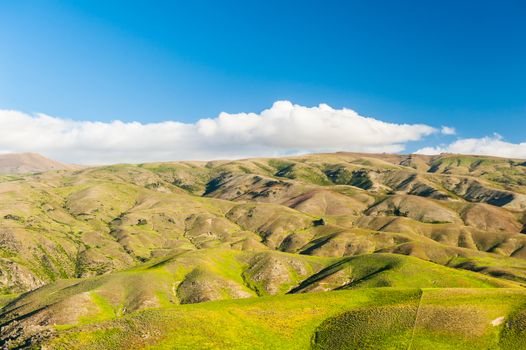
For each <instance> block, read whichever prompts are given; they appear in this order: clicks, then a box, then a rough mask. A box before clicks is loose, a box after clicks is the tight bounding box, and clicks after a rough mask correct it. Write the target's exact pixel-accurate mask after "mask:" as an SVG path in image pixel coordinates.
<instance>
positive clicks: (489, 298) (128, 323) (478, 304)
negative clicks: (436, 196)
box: [46, 288, 526, 350]
mask: <svg viewBox="0 0 526 350" xmlns="http://www.w3.org/2000/svg"><path fill="white" fill-rule="evenodd" d="M525 302H526V292H525V291H523V290H521V289H482V290H481V289H424V290H421V289H396V288H380V289H376V288H371V289H363V290H355V291H339V292H331V293H323V294H319V293H312V294H301V295H288V296H274V297H262V298H254V299H243V300H228V301H219V302H208V303H201V304H193V305H182V306H174V307H172V308H163V309H153V310H146V311H141V312H138V313H134V314H131V315H128V316H126V317H123V318H119V319H116V320H112V321H107V322H103V323H99V324H98V325H97V326H81V327H77V328H73V329H70V330H68V331H64V332H62V333H60V334H59V337H58V338H57V339H54V340H52V341H51V342H50V343H49V344H46V345H47V346H48V347H49V348H51V349H109V348H134V349H139V348H141V349H142V348H144V349H308V348H311V347H312V348H313V349H332V350H337V349H377V350H380V349H431V348H432V349H499V348H501V347H500V346H501V345H503V344H506V346H507V347H506V349H520V346H522V341H523V340H522V339H521V338H520V337H518V336H517V334H522V333H521V332H523V330H522V329H520V328H519V326H520V325H522V324H519V323H516V324H514V325H512V326H511V327H510V328H506V327H505V324H506V321H503V322H502V323H500V324H497V325H495V326H494V325H492V324H491V322H492V321H494V320H495V319H498V318H499V317H504V319H505V320H507V319H508V318H510V317H511V319H512V320H517V319H518V317H522V318H524V316H517V315H516V314H514V313H513V310H515V309H517V308H518V307H520V306H522V305H524V303H525Z"/></svg>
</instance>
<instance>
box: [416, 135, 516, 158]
mask: <svg viewBox="0 0 526 350" xmlns="http://www.w3.org/2000/svg"><path fill="white" fill-rule="evenodd" d="M416 153H420V154H440V153H459V154H477V155H487V156H497V157H505V158H521V159H526V142H521V143H510V142H506V141H504V140H503V138H502V136H500V135H498V134H495V135H493V136H491V137H483V138H469V139H460V140H457V141H455V142H453V143H451V144H449V145H446V146H439V147H425V148H422V149H420V150H418V151H417V152H416Z"/></svg>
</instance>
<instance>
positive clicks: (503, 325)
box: [0, 152, 526, 349]
mask: <svg viewBox="0 0 526 350" xmlns="http://www.w3.org/2000/svg"><path fill="white" fill-rule="evenodd" d="M0 164H2V163H0ZM25 169H26V170H27V169H29V168H25ZM63 169H64V170H63V171H60V172H57V171H47V172H38V173H33V174H31V173H32V172H33V171H26V170H24V171H21V173H24V174H18V175H5V176H0V294H1V295H2V296H0V305H2V304H4V307H3V308H2V309H1V311H0V327H1V332H0V334H1V335H0V346H3V347H5V348H16V347H21V348H26V347H32V346H40V345H42V344H43V345H45V346H46V347H47V348H59V349H60V348H68V349H69V348H102V349H106V348H125V347H127V348H129V347H133V348H141V347H148V346H150V347H154V348H155V347H156V348H174V344H177V346H176V348H198V347H199V346H201V345H202V344H205V343H206V342H208V343H206V344H208V345H206V346H204V347H209V348H224V349H227V348H294V346H295V347H296V348H305V347H308V346H311V347H312V348H314V349H338V348H342V349H343V348H346V349H347V348H351V349H353V348H356V349H358V348H359V349H365V348H371V349H382V348H390V346H393V344H395V345H397V346H398V345H399V346H400V347H402V348H407V347H408V346H412V348H413V349H425V348H426V347H430V346H439V348H452V347H451V346H450V345H451V344H456V346H457V347H456V348H469V346H470V345H471V346H473V345H472V344H475V343H476V344H478V345H479V347H481V348H499V347H500V348H503V349H513V348H520V346H521V344H520V339H521V337H523V336H524V334H523V329H524V327H522V326H521V325H523V324H524V320H525V318H524V315H523V314H524V312H523V311H524V310H523V305H526V290H525V289H524V285H525V284H526V236H525V235H524V234H525V233H526V162H524V161H523V160H518V159H504V158H496V157H483V156H464V155H454V154H442V155H438V156H424V155H391V154H360V153H344V152H342V153H331V154H313V155H305V156H296V157H284V158H255V159H242V160H220V161H209V162H206V161H184V162H165V163H146V164H134V165H129V164H120V165H110V166H100V167H90V168H76V167H72V168H67V166H66V168H63ZM52 170H55V168H53V169H52ZM321 292H323V293H321ZM237 299H246V300H237ZM497 300H503V302H502V304H499V303H498V302H497ZM187 304H192V305H187ZM418 310H420V311H418ZM284 314H287V315H290V317H291V318H290V320H289V321H284V320H283V315H284ZM198 315H207V316H198ZM200 317H204V319H202V320H201V318H200ZM241 319H243V320H246V322H241V321H240V320H241ZM371 319H375V320H380V321H378V323H377V324H376V326H374V327H372V326H371V325H370V322H369V321H370V320H371ZM391 319H396V320H399V322H398V321H397V322H398V323H397V324H398V326H399V328H396V329H394V328H390V327H392V324H391V323H390V322H388V321H389V320H391ZM199 320H201V321H199ZM434 320H443V321H444V322H442V321H440V322H438V321H436V322H435V321H434ZM460 320H465V322H464V323H463V322H461V321H460ZM390 324H391V325H390ZM398 326H397V327H398ZM349 327H351V328H352V329H354V330H353V332H354V333H353V332H350V333H349V332H348V331H345V332H344V331H343V329H349ZM521 327H522V328H521ZM240 332H241V333H243V334H245V338H243V339H239V338H236V336H235V334H240ZM209 334H213V337H212V338H213V339H208V338H209V337H208V336H207V335H209ZM386 334H389V337H387V338H386V336H385V335H386ZM259 335H260V336H261V337H259ZM292 335H293V337H292ZM474 335H476V336H474ZM289 336H291V337H292V338H290V339H293V340H294V341H293V342H292V343H287V340H286V339H289V338H287V337H289ZM202 342H205V343H202ZM291 344H294V346H292V345H291ZM409 344H412V345H409Z"/></svg>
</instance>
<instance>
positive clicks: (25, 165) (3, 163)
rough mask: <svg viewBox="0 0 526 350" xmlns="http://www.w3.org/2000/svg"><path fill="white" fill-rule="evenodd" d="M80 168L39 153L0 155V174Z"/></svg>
mask: <svg viewBox="0 0 526 350" xmlns="http://www.w3.org/2000/svg"><path fill="white" fill-rule="evenodd" d="M79 168H80V167H79V166H76V165H70V164H64V163H60V162H57V161H55V160H51V159H49V158H46V157H44V156H42V155H40V154H37V153H8V154H0V174H24V173H41V172H44V171H50V170H74V169H79Z"/></svg>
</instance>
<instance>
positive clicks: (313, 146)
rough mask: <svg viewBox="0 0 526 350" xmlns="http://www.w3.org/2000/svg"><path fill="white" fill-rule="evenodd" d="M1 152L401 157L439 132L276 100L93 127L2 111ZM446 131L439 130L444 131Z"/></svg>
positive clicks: (151, 157)
mask: <svg viewBox="0 0 526 350" xmlns="http://www.w3.org/2000/svg"><path fill="white" fill-rule="evenodd" d="M0 125H1V128H0V152H2V153H7V152H38V153H42V154H44V155H46V156H49V157H53V158H55V159H58V160H61V161H65V162H71V163H81V164H103V163H116V162H148V161H167V160H187V159H218V158H239V157H250V156H275V155H283V154H292V153H304V152H325V151H363V152H400V151H402V150H404V147H405V144H406V143H407V142H410V141H418V140H421V139H422V138H423V137H425V136H427V135H430V134H432V133H435V132H438V130H436V129H435V128H433V127H430V126H428V125H423V124H394V123H387V122H383V121H380V120H378V119H374V118H370V117H364V116H361V115H359V114H358V113H356V112H355V111H353V110H350V109H333V108H331V107H330V106H328V105H326V104H321V105H319V106H318V107H304V106H300V105H295V104H292V103H291V102H288V101H278V102H275V103H274V104H273V105H272V107H271V108H269V109H266V110H264V111H263V112H261V113H259V114H258V113H238V114H229V113H224V112H223V113H221V114H219V116H217V117H216V118H208V119H201V120H198V121H197V122H195V123H182V122H177V121H166V122H161V123H149V124H143V123H139V122H122V121H113V122H107V123H106V122H91V121H75V120H70V119H64V118H58V117H52V116H48V115H45V114H36V115H28V114H26V113H22V112H18V111H10V110H0ZM442 133H444V129H443V130H442Z"/></svg>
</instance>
